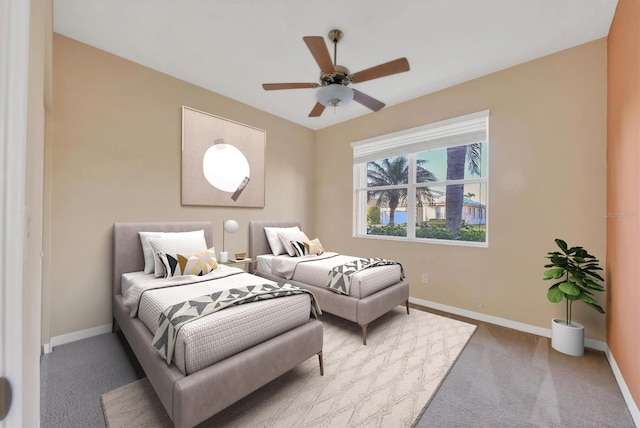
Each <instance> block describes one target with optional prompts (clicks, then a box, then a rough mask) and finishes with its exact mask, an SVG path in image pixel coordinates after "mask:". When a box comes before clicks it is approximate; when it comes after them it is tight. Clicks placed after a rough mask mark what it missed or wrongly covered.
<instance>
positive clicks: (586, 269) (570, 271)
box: [544, 239, 604, 325]
mask: <svg viewBox="0 0 640 428" xmlns="http://www.w3.org/2000/svg"><path fill="white" fill-rule="evenodd" d="M555 241H556V244H557V245H558V247H559V248H560V250H561V251H553V252H549V253H547V255H546V256H545V257H546V258H548V259H549V260H550V262H551V263H548V264H546V265H544V267H545V268H547V270H546V271H545V272H544V279H545V280H551V279H559V280H560V281H558V282H556V283H555V284H553V285H552V286H551V287H549V291H548V292H547V299H549V301H550V302H553V303H560V302H561V301H562V300H563V299H565V300H566V305H567V316H566V322H567V324H568V325H569V324H571V305H572V304H573V302H575V301H576V300H581V301H583V302H584V303H586V304H587V305H588V306H591V307H592V308H593V309H595V310H596V311H598V312H600V313H601V314H604V309H602V307H601V306H600V305H598V302H597V301H596V300H595V299H594V298H593V297H592V296H593V295H594V292H598V291H604V286H603V285H602V283H601V281H604V278H602V276H600V275H599V274H598V272H597V271H600V270H602V268H601V267H600V265H599V263H600V262H599V261H598V259H597V258H596V257H595V256H592V255H591V254H589V253H588V252H587V250H585V249H584V248H582V247H571V248H569V247H568V246H567V243H566V242H564V241H563V240H562V239H556V240H555Z"/></svg>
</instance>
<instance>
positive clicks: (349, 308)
mask: <svg viewBox="0 0 640 428" xmlns="http://www.w3.org/2000/svg"><path fill="white" fill-rule="evenodd" d="M293 226H298V227H301V225H300V221H297V220H294V221H280V222H274V221H250V222H249V257H251V258H252V259H255V258H256V257H257V256H259V255H261V254H271V247H270V246H269V241H267V235H266V234H265V233H264V228H265V227H293ZM254 273H255V274H256V275H260V276H262V277H264V278H267V279H270V280H272V281H283V278H282V277H279V276H276V275H272V274H269V273H265V272H254ZM286 282H288V283H291V284H293V285H297V286H298V287H302V288H305V289H307V290H310V291H311V292H313V294H314V295H315V296H316V299H317V300H318V304H319V305H320V309H321V310H322V311H323V312H329V313H330V314H333V315H336V316H339V317H341V318H345V319H348V320H349V321H354V322H357V323H358V324H359V325H360V326H361V327H362V343H363V344H364V345H366V344H367V326H368V325H369V323H370V322H371V321H373V320H375V319H377V318H379V317H380V316H382V315H384V314H386V313H387V312H389V311H390V310H392V309H393V308H395V307H396V306H398V305H402V304H404V305H405V306H406V307H407V315H409V283H408V282H406V281H399V282H397V283H396V284H393V285H391V286H389V287H387V288H383V289H382V290H380V291H378V292H376V293H374V294H372V295H370V296H367V297H364V298H362V299H358V298H355V297H352V296H345V295H344V294H337V293H335V292H333V291H331V290H329V289H328V288H322V287H316V286H314V285H310V284H305V283H302V282H299V281H294V280H286Z"/></svg>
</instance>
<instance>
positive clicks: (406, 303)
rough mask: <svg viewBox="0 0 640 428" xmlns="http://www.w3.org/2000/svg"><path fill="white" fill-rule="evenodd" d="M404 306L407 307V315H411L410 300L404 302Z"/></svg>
mask: <svg viewBox="0 0 640 428" xmlns="http://www.w3.org/2000/svg"><path fill="white" fill-rule="evenodd" d="M404 304H405V305H407V315H409V300H407V301H406V302H404Z"/></svg>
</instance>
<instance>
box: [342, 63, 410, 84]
mask: <svg viewBox="0 0 640 428" xmlns="http://www.w3.org/2000/svg"><path fill="white" fill-rule="evenodd" d="M405 71H409V61H408V60H407V59H406V58H404V57H403V58H398V59H394V60H393V61H389V62H385V63H384V64H380V65H376V66H375V67H371V68H367V69H366V70H362V71H358V72H357V73H354V74H352V75H351V81H352V82H353V83H360V82H366V81H367V80H372V79H377V78H378V77H384V76H390V75H392V74H397V73H402V72H405Z"/></svg>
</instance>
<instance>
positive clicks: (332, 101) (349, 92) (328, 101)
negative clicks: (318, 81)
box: [316, 84, 353, 107]
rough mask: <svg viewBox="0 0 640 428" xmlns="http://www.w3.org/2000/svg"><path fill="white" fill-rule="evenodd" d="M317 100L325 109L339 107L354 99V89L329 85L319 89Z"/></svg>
mask: <svg viewBox="0 0 640 428" xmlns="http://www.w3.org/2000/svg"><path fill="white" fill-rule="evenodd" d="M316 99H317V100H318V102H319V103H320V104H322V105H323V106H325V107H337V106H341V105H344V104H347V103H348V102H349V101H351V100H352V99H353V89H351V88H349V87H347V86H344V85H337V84H333V85H327V86H322V87H320V88H318V90H317V91H316Z"/></svg>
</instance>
